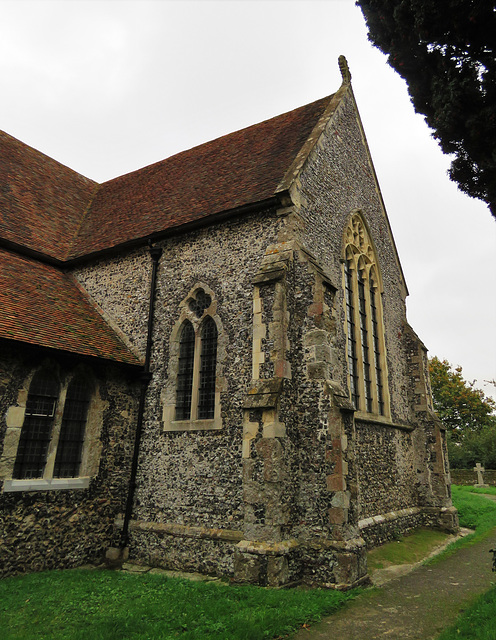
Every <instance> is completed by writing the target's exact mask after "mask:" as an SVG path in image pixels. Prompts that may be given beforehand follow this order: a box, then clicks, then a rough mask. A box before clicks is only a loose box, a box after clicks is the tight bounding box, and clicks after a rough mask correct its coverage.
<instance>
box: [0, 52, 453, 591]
mask: <svg viewBox="0 0 496 640" xmlns="http://www.w3.org/2000/svg"><path fill="white" fill-rule="evenodd" d="M340 68H341V73H342V77H343V81H342V84H341V86H340V87H339V89H338V90H337V92H336V93H334V94H333V95H331V96H328V97H326V98H323V99H320V100H317V101H316V102H313V103H312V104H308V105H306V106H303V107H300V108H298V109H295V110H293V111H290V112H288V113H284V114H283V115H279V116H277V117H274V118H272V119H270V120H266V121H265V122H262V123H260V124H257V125H254V126H251V127H248V128H246V129H243V130H241V131H237V132H235V133H231V134H229V135H226V136H224V137H221V138H219V139H217V140H213V141H211V142H208V143H206V144H202V145H200V146H198V147H195V148H193V149H190V150H188V151H184V152H182V153H179V154H177V155H175V156H173V157H171V158H168V159H166V160H163V161H161V162H157V163H156V164H153V165H151V166H148V167H145V168H143V169H139V170H137V171H134V172H132V173H129V174H127V175H124V176H121V177H118V178H115V179H113V180H110V181H108V182H105V183H103V184H97V183H96V182H93V181H92V180H89V179H87V178H85V177H84V176H82V175H80V174H78V173H76V172H74V171H72V170H71V169H69V168H67V167H65V166H63V165H61V164H60V163H58V162H56V161H55V160H53V159H51V158H49V157H47V156H45V155H44V154H43V153H41V152H39V151H37V150H35V149H33V148H31V147H29V146H27V145H26V144H24V143H22V142H20V141H19V140H16V139H15V138H13V137H11V136H10V135H8V134H6V133H3V132H0V574H1V575H14V574H16V573H22V572H29V571H39V570H45V569H55V568H70V567H77V566H80V565H83V564H88V563H96V564H98V563H101V562H103V561H104V560H105V558H106V559H107V562H109V563H114V564H115V563H118V562H119V561H122V560H123V559H127V558H129V560H130V561H132V562H136V563H141V564H145V565H150V566H156V567H162V568H166V569H175V570H181V571H196V572H201V573H205V574H211V575H217V576H224V577H227V578H229V579H231V580H232V581H234V582H240V583H243V582H244V583H253V584H260V585H268V586H274V587H277V586H284V585H293V584H300V583H304V584H308V585H315V586H324V587H331V588H337V589H345V588H350V587H353V586H356V585H359V584H363V583H365V582H366V581H367V580H368V575H367V563H366V553H367V549H369V548H371V547H374V546H376V545H378V544H381V543H383V542H385V541H388V540H390V539H392V538H393V537H395V536H397V535H398V534H401V533H405V532H408V531H410V530H412V529H414V528H416V527H419V526H427V527H434V528H440V529H445V530H448V531H455V530H456V529H457V527H458V519H457V513H456V510H455V509H454V508H453V506H452V502H451V497H450V476H449V466H448V459H447V452H446V438H445V432H444V430H443V427H442V425H441V423H440V421H439V420H438V419H437V417H436V415H435V413H434V411H433V405H432V399H431V392H430V383H429V373H428V361H427V351H426V348H425V346H424V345H423V343H422V341H421V340H420V339H419V337H418V336H417V335H416V333H415V332H414V330H413V329H412V328H411V327H410V325H409V324H408V321H407V318H406V307H405V299H406V296H407V295H408V291H407V287H406V283H405V278H404V275H403V271H402V268H401V264H400V261H399V257H398V254H397V251H396V247H395V243H394V239H393V236H392V233H391V228H390V225H389V222H388V218H387V215H386V211H385V208H384V203H383V200H382V197H381V193H380V189H379V186H378V182H377V177H376V174H375V171H374V167H373V164H372V160H371V156H370V152H369V149H368V146H367V142H366V138H365V134H364V131H363V127H362V123H361V120H360V116H359V113H358V110H357V106H356V102H355V98H354V95H353V91H352V87H351V81H350V73H349V70H348V67H347V64H346V61H345V59H344V58H340ZM398 161H399V162H400V161H401V159H398ZM414 293H415V295H419V294H420V292H414Z"/></svg>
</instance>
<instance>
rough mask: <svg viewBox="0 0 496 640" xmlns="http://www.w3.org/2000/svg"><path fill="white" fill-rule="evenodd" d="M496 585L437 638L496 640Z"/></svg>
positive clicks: (447, 639)
mask: <svg viewBox="0 0 496 640" xmlns="http://www.w3.org/2000/svg"><path fill="white" fill-rule="evenodd" d="M495 629H496V586H494V587H493V588H492V589H490V590H489V591H488V592H487V593H485V594H484V595H483V596H481V597H480V598H478V599H477V600H476V601H475V602H474V604H473V605H472V606H471V607H469V608H468V609H467V610H466V611H465V612H464V613H463V614H462V615H461V616H460V617H459V618H458V620H457V621H456V622H455V624H454V625H453V626H452V627H450V628H449V629H447V630H446V631H444V632H443V633H442V634H441V635H440V636H439V638H438V639H437V640H494V638H496V633H495Z"/></svg>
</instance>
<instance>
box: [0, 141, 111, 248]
mask: <svg viewBox="0 0 496 640" xmlns="http://www.w3.org/2000/svg"><path fill="white" fill-rule="evenodd" d="M97 186H98V185H97V183H96V182H93V181H92V180H88V178H84V177H83V176H81V175H79V174H78V173H76V172H75V171H72V169H69V168H67V167H65V166H64V165H62V164H60V163H59V162H56V161H55V160H52V159H51V158H49V157H48V156H45V155H44V154H43V153H40V152H39V151H36V149H33V148H31V147H28V146H27V145H25V144H24V143H22V142H20V141H19V140H16V138H13V137H12V136H9V135H8V134H6V133H4V132H3V131H0V237H2V238H5V239H6V240H9V241H11V242H14V243H17V244H20V245H23V246H25V247H27V248H29V249H33V250H35V251H38V252H41V253H44V254H46V255H48V256H52V257H54V258H58V259H59V260H63V259H64V258H65V256H66V255H67V253H68V251H69V247H70V245H71V243H72V242H73V240H74V236H75V235H76V233H77V230H78V228H79V225H80V224H81V220H82V217H83V215H84V212H85V210H86V209H87V208H88V205H89V203H90V200H91V197H92V194H93V192H94V191H95V189H96V188H97Z"/></svg>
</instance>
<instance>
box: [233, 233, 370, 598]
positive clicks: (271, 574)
mask: <svg viewBox="0 0 496 640" xmlns="http://www.w3.org/2000/svg"><path fill="white" fill-rule="evenodd" d="M334 293H335V287H334V285H333V284H332V283H331V281H330V279H329V278H328V276H327V275H326V274H325V272H324V271H323V270H322V269H321V267H320V266H319V265H318V263H317V261H316V260H315V258H314V257H313V256H312V255H311V254H310V253H309V252H308V251H306V250H305V249H304V248H302V247H301V246H299V245H298V243H296V242H295V241H288V242H282V243H280V244H277V245H272V246H269V247H268V248H267V251H266V254H265V256H264V258H263V260H262V262H261V265H260V269H259V271H258V273H257V274H256V276H255V278H254V279H253V379H252V383H251V385H250V387H249V389H248V390H247V393H246V397H245V402H244V420H243V451H242V456H243V498H244V528H243V534H244V539H243V540H241V541H240V542H239V543H238V544H237V545H236V553H235V565H234V572H235V580H236V581H238V582H250V583H257V584H262V585H268V586H272V587H277V586H284V585H290V584H294V583H298V582H305V583H308V584H312V585H316V586H326V587H332V588H350V587H352V586H354V585H356V584H359V583H361V582H363V581H365V580H366V579H367V575H366V556H365V544H364V541H363V540H362V539H361V538H360V536H359V530H358V511H357V507H356V494H357V479H356V469H355V466H354V459H353V446H354V426H353V409H352V407H351V405H350V403H349V400H348V399H347V394H346V393H345V392H344V391H343V390H342V389H341V388H340V387H339V386H338V385H337V384H336V383H335V382H333V381H332V366H333V341H334V334H335V322H334V320H333V318H332V308H333V298H334Z"/></svg>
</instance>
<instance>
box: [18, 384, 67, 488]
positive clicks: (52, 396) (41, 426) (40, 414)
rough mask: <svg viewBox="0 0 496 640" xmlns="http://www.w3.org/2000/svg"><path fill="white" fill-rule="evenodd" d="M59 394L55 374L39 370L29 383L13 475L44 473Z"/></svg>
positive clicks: (31, 475)
mask: <svg viewBox="0 0 496 640" xmlns="http://www.w3.org/2000/svg"><path fill="white" fill-rule="evenodd" d="M58 397H59V384H58V382H57V381H56V379H55V378H54V376H53V375H52V374H51V373H50V372H47V371H38V372H37V373H36V374H35V375H34V377H33V379H32V381H31V384H30V386H29V393H28V398H27V401H26V413H25V418H24V423H23V425H22V430H21V437H20V440H19V446H18V448H17V457H16V461H15V465H14V474H13V477H14V478H41V477H43V472H44V469H45V464H46V458H47V452H48V446H49V444H50V439H51V436H52V427H53V422H54V419H55V409H56V406H57V399H58Z"/></svg>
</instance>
